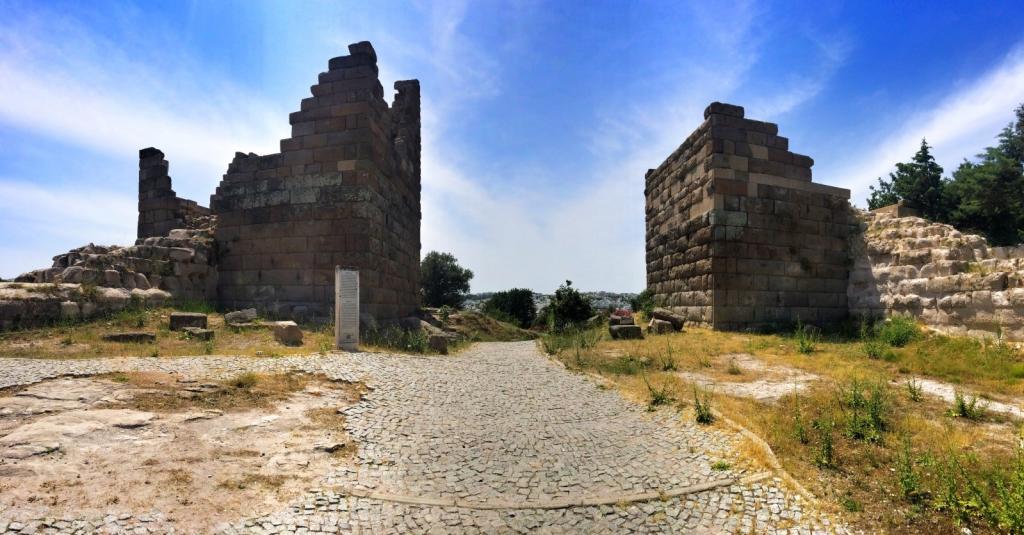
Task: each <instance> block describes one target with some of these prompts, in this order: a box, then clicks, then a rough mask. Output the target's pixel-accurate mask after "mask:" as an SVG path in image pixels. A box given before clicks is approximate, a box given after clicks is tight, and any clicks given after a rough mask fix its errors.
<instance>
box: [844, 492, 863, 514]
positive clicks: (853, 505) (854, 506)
mask: <svg viewBox="0 0 1024 535" xmlns="http://www.w3.org/2000/svg"><path fill="white" fill-rule="evenodd" d="M841 502H842V504H843V509H846V510H847V511H848V512H850V513H859V512H861V511H863V510H864V506H863V505H861V503H860V502H858V501H857V500H855V499H853V497H851V496H843V497H842V499H841Z"/></svg>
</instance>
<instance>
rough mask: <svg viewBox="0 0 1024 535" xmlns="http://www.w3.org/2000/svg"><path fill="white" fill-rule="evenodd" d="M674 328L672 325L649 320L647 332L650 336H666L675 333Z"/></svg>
mask: <svg viewBox="0 0 1024 535" xmlns="http://www.w3.org/2000/svg"><path fill="white" fill-rule="evenodd" d="M675 331H676V328H675V326H673V325H672V323H670V322H667V321H665V320H660V319H657V318H653V319H651V321H650V322H649V323H648V324H647V332H648V333H650V334H668V333H672V332H675Z"/></svg>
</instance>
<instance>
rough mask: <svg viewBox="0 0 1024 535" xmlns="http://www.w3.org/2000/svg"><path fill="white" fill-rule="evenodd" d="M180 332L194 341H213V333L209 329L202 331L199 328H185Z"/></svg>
mask: <svg viewBox="0 0 1024 535" xmlns="http://www.w3.org/2000/svg"><path fill="white" fill-rule="evenodd" d="M182 332H184V333H185V334H187V335H188V336H189V337H190V338H192V339H195V340H204V341H206V340H213V337H214V332H213V331H211V330H210V329H203V328H200V327H185V328H183V329H182Z"/></svg>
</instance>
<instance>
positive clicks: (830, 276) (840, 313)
mask: <svg viewBox="0 0 1024 535" xmlns="http://www.w3.org/2000/svg"><path fill="white" fill-rule="evenodd" d="M704 118H705V121H704V123H702V124H701V125H700V127H698V128H697V130H696V131H694V133H693V134H691V135H690V136H689V137H688V138H687V139H686V141H684V143H683V144H682V145H681V146H680V147H679V148H678V149H677V150H676V151H675V152H674V153H673V154H672V155H671V156H670V157H669V158H668V159H667V160H666V161H665V162H664V163H663V164H661V166H659V167H658V168H657V169H653V170H650V171H648V173H647V177H646V187H645V195H646V200H647V205H646V218H647V283H648V288H650V289H651V290H652V291H653V292H654V294H655V300H656V302H658V303H659V304H660V305H662V306H665V307H667V308H670V309H671V310H672V311H674V312H676V313H678V314H681V315H683V316H684V317H686V319H687V321H688V322H691V323H699V324H705V325H710V326H712V327H715V328H721V329H747V328H769V327H777V326H780V325H784V324H787V323H790V322H795V321H798V320H800V321H803V322H806V323H813V324H820V323H830V322H834V321H837V320H841V319H843V318H845V317H846V315H847V302H846V287H847V270H848V265H849V257H848V251H847V249H848V243H847V242H848V236H849V234H850V229H851V225H850V221H849V219H848V217H849V201H848V199H849V191H848V190H844V189H840V188H834V187H830V186H825V185H821V184H814V183H812V182H811V166H812V165H813V160H811V158H809V157H807V156H803V155H800V154H795V153H793V152H790V151H789V150H788V149H789V140H788V139H787V138H785V137H782V136H779V135H778V126H777V125H775V124H772V123H766V122H762V121H755V120H751V119H746V118H745V117H744V110H743V108H742V107H739V106H734V105H730V104H722V103H717V102H715V103H712V104H711V105H710V106H708V108H707V109H706V110H705V112H704Z"/></svg>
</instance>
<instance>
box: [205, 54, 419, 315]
mask: <svg viewBox="0 0 1024 535" xmlns="http://www.w3.org/2000/svg"><path fill="white" fill-rule="evenodd" d="M328 67H329V68H328V71H327V72H324V73H321V74H320V77H319V81H318V83H317V84H316V85H314V86H312V87H311V91H312V96H311V97H309V98H306V99H303V101H302V105H301V108H300V110H299V111H297V112H295V113H292V114H291V116H290V122H291V125H292V136H291V137H290V138H288V139H284V140H282V141H281V152H280V153H277V154H268V155H263V156H259V155H256V154H252V153H250V154H242V153H236V154H235V158H234V160H233V161H232V162H231V164H230V165H229V166H228V170H227V173H226V174H225V175H224V179H223V180H222V181H221V183H220V185H219V186H218V187H217V190H216V193H214V194H213V196H212V197H211V198H210V207H211V209H212V210H213V213H214V214H215V215H216V216H217V229H216V232H215V237H216V244H217V251H218V258H219V260H218V268H219V283H218V287H217V297H218V301H219V302H220V304H221V306H223V307H225V308H241V307H249V306H254V307H257V308H259V309H261V310H265V311H269V312H271V313H274V314H277V315H282V316H300V317H301V316H304V315H314V316H327V315H329V314H330V310H331V307H332V306H333V299H334V298H333V287H334V267H335V266H336V265H341V266H348V267H355V268H358V269H359V272H360V290H361V291H360V294H361V295H360V302H361V303H363V306H362V309H363V312H367V313H369V314H372V315H373V316H375V317H376V318H378V319H392V318H400V317H404V316H408V315H410V314H412V313H413V312H415V311H416V309H417V307H418V302H419V300H418V286H419V258H420V215H421V214H420V92H419V82H418V81H416V80H408V81H400V82H396V83H395V90H396V94H395V97H394V103H393V104H392V105H391V106H388V104H387V102H385V100H384V89H383V87H382V86H381V84H380V81H379V80H378V77H377V54H376V52H375V51H374V49H373V46H372V45H371V44H370V43H368V42H362V43H356V44H353V45H350V46H349V55H348V56H342V57H337V58H334V59H332V60H330V62H329V64H328Z"/></svg>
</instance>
